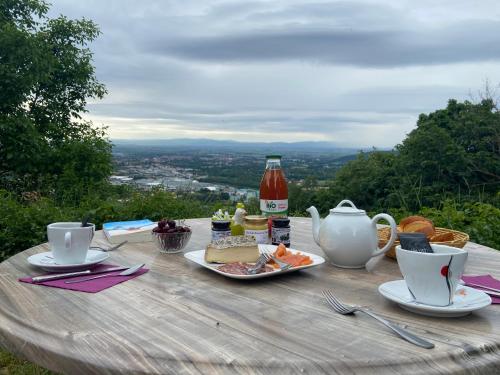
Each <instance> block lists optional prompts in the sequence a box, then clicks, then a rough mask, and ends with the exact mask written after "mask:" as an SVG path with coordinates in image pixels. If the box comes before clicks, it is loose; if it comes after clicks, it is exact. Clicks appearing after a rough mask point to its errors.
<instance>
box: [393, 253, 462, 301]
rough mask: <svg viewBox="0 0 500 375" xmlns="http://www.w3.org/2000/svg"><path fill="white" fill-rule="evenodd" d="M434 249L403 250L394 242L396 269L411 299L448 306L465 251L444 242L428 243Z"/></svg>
mask: <svg viewBox="0 0 500 375" xmlns="http://www.w3.org/2000/svg"><path fill="white" fill-rule="evenodd" d="M431 247H432V249H433V250H434V253H421V252H417V251H411V250H404V249H402V248H401V246H396V257H397V259H398V264H399V269H400V270H401V273H402V274H403V277H404V279H405V281H406V286H407V287H408V290H409V291H410V294H411V295H412V296H413V298H415V301H417V302H420V303H423V304H426V305H432V306H449V305H451V304H452V303H453V297H454V296H455V291H456V289H457V286H458V284H459V280H460V278H461V277H462V274H463V272H464V267H465V262H466V261H467V255H468V254H467V251H465V250H463V249H459V248H456V247H451V246H445V245H431Z"/></svg>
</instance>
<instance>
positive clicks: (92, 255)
mask: <svg viewBox="0 0 500 375" xmlns="http://www.w3.org/2000/svg"><path fill="white" fill-rule="evenodd" d="M108 258H109V254H108V253H106V252H103V251H99V250H89V252H88V253H87V259H85V262H84V263H81V264H56V262H55V260H54V258H52V252H51V251H47V252H45V253H39V254H35V255H32V256H30V257H29V258H28V263H29V264H31V265H32V266H35V267H40V268H41V269H43V270H45V271H49V272H65V271H68V272H70V271H78V270H84V269H88V268H89V267H90V266H93V265H95V264H97V263H101V262H103V261H105V260H106V259H108Z"/></svg>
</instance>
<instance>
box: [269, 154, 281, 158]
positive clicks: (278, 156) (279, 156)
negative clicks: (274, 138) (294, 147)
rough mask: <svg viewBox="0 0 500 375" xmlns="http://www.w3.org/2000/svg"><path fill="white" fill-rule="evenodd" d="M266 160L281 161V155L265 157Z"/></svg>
mask: <svg viewBox="0 0 500 375" xmlns="http://www.w3.org/2000/svg"><path fill="white" fill-rule="evenodd" d="M266 159H281V155H266Z"/></svg>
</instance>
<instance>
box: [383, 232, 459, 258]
mask: <svg viewBox="0 0 500 375" xmlns="http://www.w3.org/2000/svg"><path fill="white" fill-rule="evenodd" d="M435 230H436V234H441V233H445V232H451V233H452V234H453V240H452V241H446V242H431V243H433V244H438V245H447V246H453V247H459V248H462V247H464V246H465V244H466V243H467V241H469V235H468V234H467V233H463V232H459V231H456V230H452V229H447V228H435ZM400 231H401V228H400V227H399V226H398V232H400ZM390 236H391V228H390V227H384V228H379V229H378V245H379V247H383V246H385V244H386V243H387V241H389V237H390ZM398 245H399V240H396V241H395V242H394V245H392V246H391V248H390V249H389V251H388V252H387V253H385V255H386V256H388V257H389V258H392V259H396V246H398Z"/></svg>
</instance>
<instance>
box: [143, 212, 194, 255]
mask: <svg viewBox="0 0 500 375" xmlns="http://www.w3.org/2000/svg"><path fill="white" fill-rule="evenodd" d="M191 233H192V232H191V228H189V227H188V226H187V225H184V221H183V220H182V221H178V222H175V220H169V219H163V220H160V221H159V222H158V226H157V227H156V228H154V229H153V231H152V235H153V239H154V242H155V243H156V246H157V247H158V249H159V250H160V252H161V253H167V254H175V253H179V252H181V251H182V249H184V248H185V247H186V245H187V243H188V242H189V239H190V238H191Z"/></svg>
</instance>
